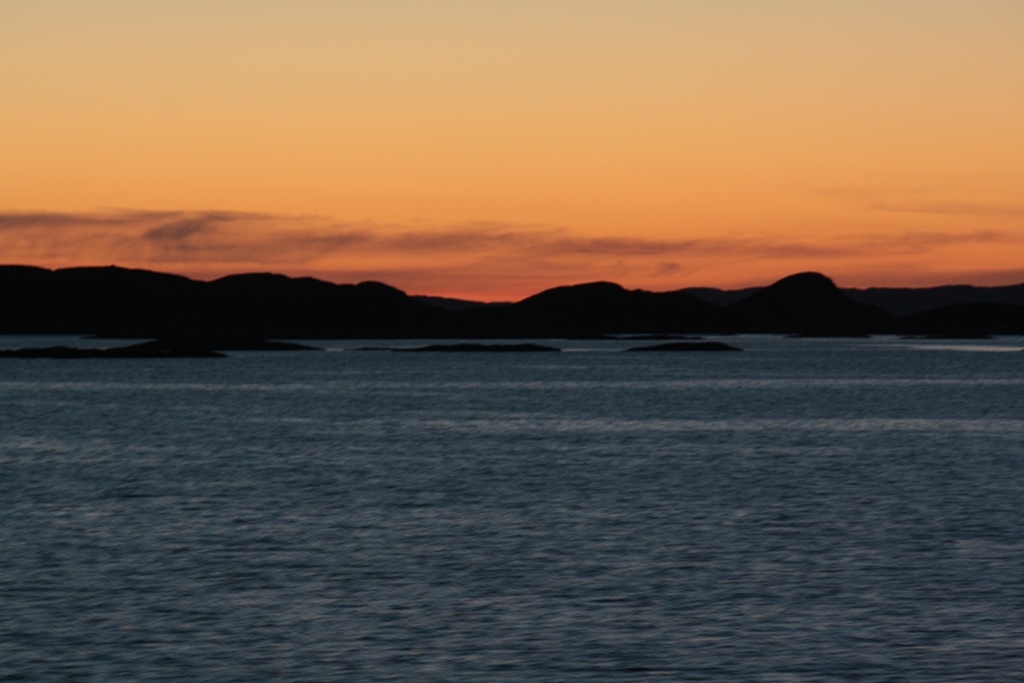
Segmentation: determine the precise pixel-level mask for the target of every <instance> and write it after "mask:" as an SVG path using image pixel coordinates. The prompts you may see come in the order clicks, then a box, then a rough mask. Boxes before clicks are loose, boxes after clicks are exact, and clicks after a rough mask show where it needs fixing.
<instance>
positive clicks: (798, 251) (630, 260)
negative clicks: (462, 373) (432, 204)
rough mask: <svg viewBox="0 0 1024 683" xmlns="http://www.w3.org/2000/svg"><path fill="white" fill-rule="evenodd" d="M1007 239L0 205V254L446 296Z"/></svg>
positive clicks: (909, 252)
mask: <svg viewBox="0 0 1024 683" xmlns="http://www.w3.org/2000/svg"><path fill="white" fill-rule="evenodd" d="M1013 244H1017V245H1020V244H1024V232H1022V231H1014V230H1003V231H1000V230H972V231H966V232H957V231H952V230H947V231H904V232H888V233H880V232H871V233H867V232H866V233H850V234H846V235H839V236H830V237H827V238H826V237H823V236H819V235H817V234H811V233H806V232H805V233H797V232H793V233H790V234H788V235H779V234H775V235H751V234H747V235H742V234H733V235H722V236H702V237H686V238H678V239H673V238H654V237H641V236H631V235H621V236H588V235H585V234H581V233H580V232H576V231H573V230H570V229H568V228H566V227H563V226H558V225H546V224H530V223H523V224H516V223H504V222H497V221H476V222H466V223H460V224H454V225H427V224H399V223H375V222H368V221H364V222H342V221H337V220H333V219H330V218H324V217H318V216H303V215H284V214H278V215H275V214H265V213H248V212H232V211H130V210H112V211H102V212H93V213H88V212H86V213H53V212H48V213H0V254H3V260H4V261H5V262H8V263H23V264H29V265H44V266H49V267H63V266H69V265H86V264H109V263H117V264H119V265H128V266H132V267H140V268H153V269H156V270H169V271H173V272H180V273H184V274H190V275H193V276H197V277H218V276H221V275H225V274H228V273H232V272H241V271H251V270H274V271H278V272H286V273H289V274H294V275H299V274H310V275H316V276H319V277H325V278H327V279H331V280H335V281H353V280H357V279H376V280H383V281H385V282H390V283H392V284H395V285H397V286H400V287H403V288H407V289H414V290H417V291H432V292H435V293H445V292H447V293H449V294H454V293H457V291H456V290H453V289H452V288H453V287H455V286H456V285H457V284H459V283H461V285H459V286H460V287H461V291H462V292H463V293H466V292H472V291H474V289H475V290H476V291H477V292H478V293H481V292H480V289H479V283H483V282H498V283H501V284H500V285H499V286H500V287H501V288H502V289H501V290H500V291H499V290H496V289H495V290H491V291H492V292H493V294H494V296H495V297H502V298H505V297H507V296H508V295H509V293H510V292H512V291H515V292H520V293H532V292H533V291H538V290H539V289H540V288H542V287H544V286H549V285H551V284H564V283H565V282H578V281H585V280H593V279H620V280H621V281H623V282H632V283H635V285H634V286H648V287H656V286H660V285H659V283H662V284H663V283H668V281H669V279H672V278H675V279H676V280H679V279H680V278H683V277H685V278H687V279H694V278H699V277H701V273H709V272H717V273H721V272H730V273H734V274H735V275H732V276H730V277H731V278H733V282H736V283H743V282H748V281H755V280H754V279H755V278H757V280H756V281H757V282H760V279H761V278H762V277H764V278H765V279H767V277H766V276H762V275H760V274H761V273H769V272H770V273H772V274H773V275H775V274H778V275H785V274H788V272H792V271H793V270H795V269H801V270H807V269H814V270H833V271H836V272H853V271H852V270H851V268H855V269H859V270H865V269H868V270H870V269H871V268H878V267H882V266H881V265H880V264H883V263H886V264H889V266H890V267H892V264H894V263H900V264H913V263H921V264H924V263H925V262H926V261H928V260H930V259H933V257H934V256H935V255H936V254H939V253H940V251H941V250H945V253H946V254H948V253H949V249H950V248H955V247H957V246H960V245H963V246H965V247H966V246H970V245H974V246H977V245H992V246H990V247H988V248H989V249H990V250H1001V251H1002V252H1003V253H1006V252H1007V251H1008V250H1007V249H1004V248H1002V247H1000V246H998V245H1013ZM993 253H995V252H993ZM940 260H941V259H940ZM946 260H948V258H947V259H946ZM857 264H859V265H857ZM992 265H993V267H996V266H995V263H993V264H992ZM1006 265H1009V264H1006ZM898 267H899V268H901V269H902V268H904V266H903V265H900V266H898ZM922 267H924V266H922ZM474 282H476V283H478V285H477V286H476V287H474V286H473V285H472V283H474ZM672 284H674V283H669V284H668V285H665V286H671V285H672ZM712 284H713V283H712Z"/></svg>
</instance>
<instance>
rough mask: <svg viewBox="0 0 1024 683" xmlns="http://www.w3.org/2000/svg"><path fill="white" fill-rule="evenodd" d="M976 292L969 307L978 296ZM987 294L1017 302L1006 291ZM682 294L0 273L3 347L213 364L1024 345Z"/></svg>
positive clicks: (886, 319) (821, 290)
mask: <svg viewBox="0 0 1024 683" xmlns="http://www.w3.org/2000/svg"><path fill="white" fill-rule="evenodd" d="M933 289H935V290H939V289H942V288H933ZM954 289H956V291H957V292H959V294H958V295H960V296H963V295H965V294H964V291H963V290H962V289H959V288H954ZM981 289H984V288H974V290H972V291H971V292H968V294H969V295H971V296H974V295H979V294H978V291H980V290H981ZM991 289H993V290H995V289H999V290H1000V292H998V293H999V294H1000V295H1001V296H1012V295H1013V291H1011V290H1013V288H991ZM687 291H694V292H700V291H703V292H704V293H705V294H706V293H707V292H708V291H717V290H700V289H699V288H698V289H693V290H679V291H674V292H649V291H645V290H629V289H625V288H623V287H621V286H620V285H617V284H615V283H612V282H591V283H585V284H579V285H571V286H564V287H555V288H552V289H548V290H545V291H543V292H540V293H538V294H535V295H533V296H530V297H527V298H526V299H523V300H522V301H519V302H517V303H513V304H501V305H473V306H468V307H463V306H459V305H452V304H451V300H445V305H444V306H443V307H442V306H438V305H431V304H430V303H427V302H425V301H422V300H417V299H415V298H413V297H410V296H408V295H406V294H405V293H404V292H402V291H401V290H398V289H395V288H394V287H391V286H389V285H386V284H383V283H380V282H362V283H359V284H355V285H352V284H333V283H330V282H325V281H323V280H317V279H314V278H308V277H301V278H291V277H287V276H284V275H275V274H271V273H246V274H240V275H230V276H227V277H223V278H220V279H217V280H213V281H210V282H202V281H197V280H191V279H189V278H186V277H181V276H178V275H169V274H166V273H156V272H152V271H146V270H132V269H127V268H118V267H115V266H110V267H102V268H67V269H61V270H54V271H51V270H47V269H44V268H35V267H31V266H0V334H84V335H97V336H105V337H119V338H140V339H141V338H148V339H161V340H164V341H165V342H167V343H169V344H174V345H176V346H177V347H180V348H200V347H201V348H209V349H222V350H223V349H231V348H258V347H259V345H260V344H262V343H263V340H265V339H397V338H422V339H441V338H448V339H453V338H469V339H488V338H489V339H499V338H508V339H527V338H551V337H562V338H600V337H605V336H612V335H685V334H694V333H732V332H749V333H781V334H810V335H853V334H858V335H859V334H874V333H903V334H924V335H928V334H940V335H957V336H965V335H972V334H1022V333H1024V306H1017V305H1014V304H1008V303H999V302H970V303H956V304H952V305H948V306H939V307H936V308H934V309H931V310H927V311H920V312H916V313H914V314H912V315H905V316H899V317H897V316H893V315H891V314H890V313H888V312H886V311H885V310H883V309H882V308H880V307H878V306H873V305H870V304H866V303H863V302H861V301H856V300H854V299H853V298H851V296H850V295H849V294H848V293H847V292H846V291H843V290H841V289H839V288H838V287H836V285H835V283H833V282H832V281H831V280H830V279H829V278H827V277H825V276H824V275H821V274H820V273H810V272H808V273H798V274H796V275H791V276H789V277H786V278H783V279H782V280H779V281H778V282H776V283H774V284H772V285H769V286H767V287H763V288H759V289H756V290H755V289H752V290H745V291H749V292H750V293H749V294H748V295H746V296H744V297H742V298H739V299H738V300H735V301H734V302H733V303H732V304H730V305H728V306H722V305H717V304H715V303H712V302H709V301H707V300H705V299H702V298H700V297H698V296H694V295H692V294H689V293H687ZM939 294H941V293H939V292H933V293H932V294H928V296H931V297H934V296H938V295H939ZM428 299H429V298H428ZM262 348H267V347H262Z"/></svg>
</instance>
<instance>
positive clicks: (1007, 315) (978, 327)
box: [899, 303, 1024, 339]
mask: <svg viewBox="0 0 1024 683" xmlns="http://www.w3.org/2000/svg"><path fill="white" fill-rule="evenodd" d="M899 325H900V331H901V332H903V333H904V334H913V335H941V336H943V337H947V338H960V339H963V338H967V337H976V336H978V335H994V334H1024V306H1014V305H1012V304H994V303H970V304H953V305H952V306H943V307H941V308H936V309H934V310H931V311H924V312H922V313H915V314H914V315H907V316H903V317H902V318H900V319H899Z"/></svg>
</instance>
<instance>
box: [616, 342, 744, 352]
mask: <svg viewBox="0 0 1024 683" xmlns="http://www.w3.org/2000/svg"><path fill="white" fill-rule="evenodd" d="M626 350H627V351H742V350H743V349H741V348H738V347H735V346H729V345H728V344H723V343H722V342H670V343H668V344H655V345H654V346H634V347H633V348H631V349H626Z"/></svg>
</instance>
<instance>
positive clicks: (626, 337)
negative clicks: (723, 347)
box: [609, 334, 703, 341]
mask: <svg viewBox="0 0 1024 683" xmlns="http://www.w3.org/2000/svg"><path fill="white" fill-rule="evenodd" d="M609 338H610V339H617V340H620V341H669V340H671V339H675V340H678V341H700V340H701V339H703V337H698V336H696V335H692V334H620V335H616V336H613V337H609Z"/></svg>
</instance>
